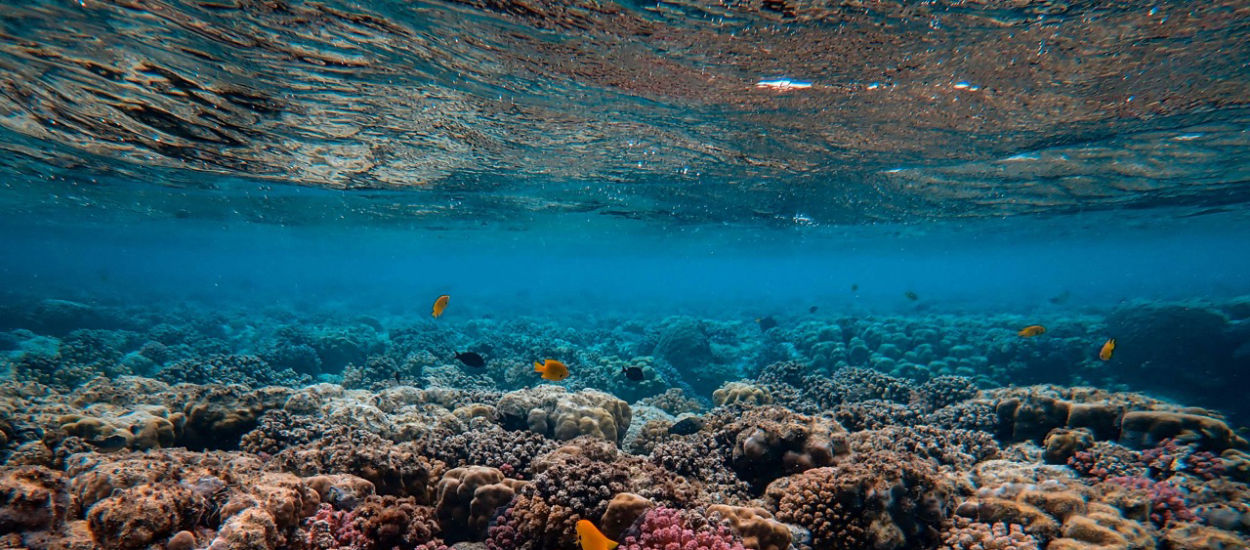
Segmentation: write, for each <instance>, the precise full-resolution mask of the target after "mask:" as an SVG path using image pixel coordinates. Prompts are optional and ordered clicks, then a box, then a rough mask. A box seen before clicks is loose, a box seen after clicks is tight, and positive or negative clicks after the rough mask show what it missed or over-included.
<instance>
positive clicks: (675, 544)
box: [621, 507, 747, 550]
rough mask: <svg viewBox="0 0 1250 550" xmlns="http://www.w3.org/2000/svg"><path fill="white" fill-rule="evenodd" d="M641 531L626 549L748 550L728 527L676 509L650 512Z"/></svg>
mask: <svg viewBox="0 0 1250 550" xmlns="http://www.w3.org/2000/svg"><path fill="white" fill-rule="evenodd" d="M638 531H639V532H638V534H637V535H631V536H629V537H626V538H625V542H624V543H623V544H621V548H622V550H747V549H746V547H745V546H743V545H742V542H741V541H739V540H738V539H737V538H736V537H735V536H734V535H733V533H732V532H730V531H729V529H728V528H726V527H724V526H722V525H713V524H712V523H710V522H708V521H707V520H706V519H704V518H702V517H699V516H697V515H695V514H692V513H690V512H683V511H680V510H674V509H672V508H664V507H660V508H656V509H654V510H651V511H650V512H647V515H646V516H644V517H643V519H642V525H641V526H640V527H639V529H638Z"/></svg>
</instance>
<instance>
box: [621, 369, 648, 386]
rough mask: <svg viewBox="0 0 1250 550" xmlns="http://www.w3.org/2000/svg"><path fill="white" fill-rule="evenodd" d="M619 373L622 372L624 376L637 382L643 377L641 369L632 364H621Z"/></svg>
mask: <svg viewBox="0 0 1250 550" xmlns="http://www.w3.org/2000/svg"><path fill="white" fill-rule="evenodd" d="M621 374H624V375H625V378H628V379H630V380H633V381H634V382H639V381H641V380H642V379H643V378H644V377H643V375H642V369H641V368H639V367H635V366H632V365H631V366H628V367H626V366H624V365H622V366H621Z"/></svg>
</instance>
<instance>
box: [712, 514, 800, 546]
mask: <svg viewBox="0 0 1250 550" xmlns="http://www.w3.org/2000/svg"><path fill="white" fill-rule="evenodd" d="M707 513H708V515H709V516H720V517H721V518H723V519H724V520H725V521H726V522H728V523H729V529H730V530H731V531H733V533H734V534H735V535H738V537H740V538H741V539H742V545H743V546H746V547H747V548H752V549H754V550H786V549H787V548H789V547H790V539H791V535H790V529H789V528H788V527H786V526H785V524H783V523H781V522H779V521H777V520H774V519H773V515H772V514H771V513H769V512H768V510H765V509H763V508H756V507H753V506H730V505H727V504H713V505H711V506H708V508H707Z"/></svg>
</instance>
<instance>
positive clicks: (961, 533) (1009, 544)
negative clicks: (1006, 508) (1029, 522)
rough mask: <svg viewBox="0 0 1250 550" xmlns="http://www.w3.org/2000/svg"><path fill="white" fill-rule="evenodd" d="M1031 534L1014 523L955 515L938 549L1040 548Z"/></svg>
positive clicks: (1000, 549)
mask: <svg viewBox="0 0 1250 550" xmlns="http://www.w3.org/2000/svg"><path fill="white" fill-rule="evenodd" d="M1040 548H1041V546H1040V545H1039V544H1038V540H1037V538H1036V537H1034V536H1033V535H1030V534H1028V533H1025V532H1024V529H1023V528H1022V527H1021V526H1019V525H1016V524H1014V523H1001V522H999V523H993V524H990V523H981V522H977V521H972V520H970V519H968V518H963V517H958V516H956V517H955V520H954V522H953V524H952V525H951V526H950V527H948V528H947V529H946V530H945V531H943V532H942V546H940V547H938V550H1040Z"/></svg>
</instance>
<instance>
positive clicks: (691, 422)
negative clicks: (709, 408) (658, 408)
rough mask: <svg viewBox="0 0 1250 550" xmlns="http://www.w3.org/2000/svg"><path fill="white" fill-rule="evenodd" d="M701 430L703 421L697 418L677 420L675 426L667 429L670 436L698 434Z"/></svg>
mask: <svg viewBox="0 0 1250 550" xmlns="http://www.w3.org/2000/svg"><path fill="white" fill-rule="evenodd" d="M702 429H703V419H701V418H699V417H697V416H687V417H685V418H683V419H681V420H678V421H677V423H676V424H673V425H672V426H669V427H668V433H669V434H670V435H690V434H695V433H699V430H702Z"/></svg>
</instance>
